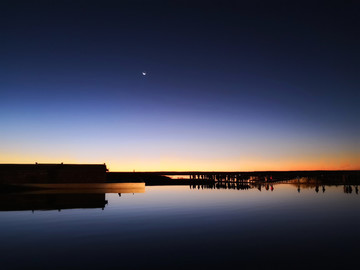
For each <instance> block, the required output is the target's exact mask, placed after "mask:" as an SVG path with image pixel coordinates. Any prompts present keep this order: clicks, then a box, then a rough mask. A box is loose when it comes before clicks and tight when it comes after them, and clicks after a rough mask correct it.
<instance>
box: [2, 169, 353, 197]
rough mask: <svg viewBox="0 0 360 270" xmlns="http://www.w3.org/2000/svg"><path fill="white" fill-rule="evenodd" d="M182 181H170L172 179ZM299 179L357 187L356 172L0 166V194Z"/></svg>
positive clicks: (276, 181) (273, 181)
mask: <svg viewBox="0 0 360 270" xmlns="http://www.w3.org/2000/svg"><path fill="white" fill-rule="evenodd" d="M176 175H177V176H183V177H184V178H185V179H172V178H171V177H172V176H176ZM300 179H311V181H313V182H316V183H317V182H318V183H323V182H326V183H329V184H339V185H345V184H347V185H356V184H359V183H360V171H358V170H351V171H344V170H342V171H254V172H242V171H238V172H234V171H232V172H225V171H154V172H109V171H108V169H107V167H106V164H63V163H61V164H38V163H36V164H0V191H1V190H6V189H14V188H22V189H27V188H31V187H26V185H27V184H44V185H51V184H74V183H76V184H84V185H86V184H98V183H101V184H111V183H131V182H133V183H140V182H141V183H145V184H146V185H195V184H196V185H201V184H204V185H205V184H214V183H240V184H246V183H279V182H284V181H294V180H300Z"/></svg>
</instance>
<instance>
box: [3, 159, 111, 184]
mask: <svg viewBox="0 0 360 270" xmlns="http://www.w3.org/2000/svg"><path fill="white" fill-rule="evenodd" d="M106 172H107V168H106V165H105V164H63V163H61V164H37V163H35V164H0V184H4V185H7V184H29V183H31V184H59V183H105V182H106Z"/></svg>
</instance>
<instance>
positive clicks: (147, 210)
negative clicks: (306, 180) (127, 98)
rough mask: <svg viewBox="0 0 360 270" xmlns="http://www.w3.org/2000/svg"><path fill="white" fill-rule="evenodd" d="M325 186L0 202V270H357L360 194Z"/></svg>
mask: <svg viewBox="0 0 360 270" xmlns="http://www.w3.org/2000/svg"><path fill="white" fill-rule="evenodd" d="M324 188H325V189H323V187H321V186H320V187H318V188H316V189H315V188H314V187H312V188H304V187H303V188H301V189H300V190H299V191H300V192H299V191H298V187H297V186H296V185H291V184H279V185H275V186H273V187H266V188H265V187H262V188H261V191H260V190H258V189H257V188H251V189H247V190H237V189H206V188H202V187H195V188H190V187H189V186H159V187H155V186H154V187H146V192H145V193H134V194H132V193H127V194H121V196H119V194H70V195H69V194H65V195H56V194H55V195H51V194H50V195H43V194H42V195H24V196H25V197H24V196H23V195H21V196H20V195H15V196H14V195H11V196H9V195H1V196H2V199H1V203H2V206H1V208H2V211H1V212H0V269H30V268H35V269H36V268H37V269H145V268H149V269H279V268H281V269H314V268H317V269H350V268H351V269H353V268H354V269H357V268H358V267H360V257H359V256H360V242H359V241H360V196H359V195H358V194H357V193H358V190H357V189H356V188H355V186H352V187H350V188H349V187H343V186H338V187H336V186H325V187H324ZM272 189H273V190H272ZM106 200H107V204H106ZM27 205H28V206H29V207H28V208H29V209H28V210H26V209H25V210H23V211H20V209H24V208H26V206H27ZM58 207H59V208H61V209H62V210H60V211H59V210H57V209H55V208H58ZM77 207H81V209H71V208H77ZM87 207H90V208H89V209H86V208H87ZM44 208H48V209H49V210H48V211H43V210H36V209H44ZM66 208H70V209H66ZM84 208H85V209H84ZM102 208H104V209H103V210H102ZM32 209H35V211H31V210H32ZM51 209H53V210H51Z"/></svg>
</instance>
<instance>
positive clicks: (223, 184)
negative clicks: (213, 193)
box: [190, 182, 252, 190]
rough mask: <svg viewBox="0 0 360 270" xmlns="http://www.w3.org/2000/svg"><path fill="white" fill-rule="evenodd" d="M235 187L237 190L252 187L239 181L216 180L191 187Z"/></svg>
mask: <svg viewBox="0 0 360 270" xmlns="http://www.w3.org/2000/svg"><path fill="white" fill-rule="evenodd" d="M200 188H201V189H235V190H247V189H251V188H252V187H251V186H250V185H247V184H243V183H237V182H215V183H213V184H205V185H196V184H195V185H190V189H200Z"/></svg>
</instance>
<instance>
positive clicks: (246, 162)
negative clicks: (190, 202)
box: [0, 153, 360, 171]
mask: <svg viewBox="0 0 360 270" xmlns="http://www.w3.org/2000/svg"><path fill="white" fill-rule="evenodd" d="M35 162H38V163H61V162H63V163H68V164H69V163H97V164H103V163H106V165H107V167H108V169H109V170H110V171H133V170H135V171H296V170H360V154H354V153H353V154H351V153H350V154H349V153H341V154H337V155H335V154H334V155H313V156H310V157H306V156H297V157H288V158H286V157H266V156H262V157H258V156H255V155H253V156H247V157H239V158H230V157H229V158H216V157H208V158H203V159H200V158H191V157H188V158H179V157H176V156H174V155H169V156H162V157H156V158H152V159H149V158H145V157H128V158H109V159H107V160H106V159H100V158H99V159H97V158H96V157H94V158H74V157H71V156H59V157H57V156H55V155H54V156H50V157H46V156H42V155H21V156H20V155H14V154H13V155H11V154H7V155H1V156H0V163H35Z"/></svg>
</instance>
